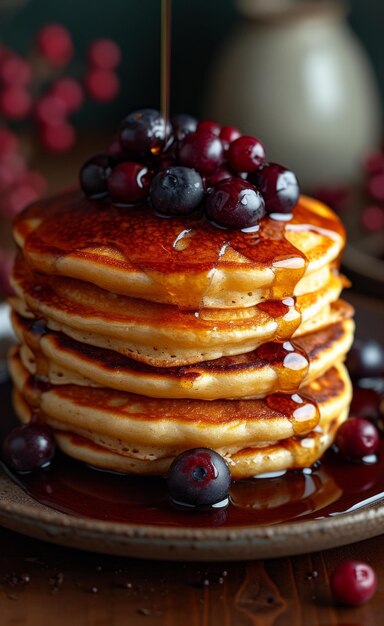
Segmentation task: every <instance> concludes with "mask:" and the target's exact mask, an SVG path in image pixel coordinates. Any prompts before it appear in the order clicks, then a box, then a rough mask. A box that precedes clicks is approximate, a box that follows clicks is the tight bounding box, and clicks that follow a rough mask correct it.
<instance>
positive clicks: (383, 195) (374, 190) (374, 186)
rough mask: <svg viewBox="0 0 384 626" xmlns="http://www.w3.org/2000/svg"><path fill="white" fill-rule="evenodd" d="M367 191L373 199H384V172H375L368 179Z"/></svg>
mask: <svg viewBox="0 0 384 626" xmlns="http://www.w3.org/2000/svg"><path fill="white" fill-rule="evenodd" d="M368 193H369V194H370V195H371V196H372V198H373V199H374V200H379V201H381V200H384V172H382V173H380V174H375V176H372V178H371V179H370V180H369V181H368Z"/></svg>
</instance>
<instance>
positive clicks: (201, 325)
mask: <svg viewBox="0 0 384 626" xmlns="http://www.w3.org/2000/svg"><path fill="white" fill-rule="evenodd" d="M12 285H13V287H14V289H15V292H16V294H17V296H18V298H19V301H17V300H15V299H14V300H13V301H12V305H13V307H14V308H15V309H16V310H17V311H18V312H19V313H20V314H21V315H24V316H25V312H26V310H25V309H26V307H25V304H26V305H27V309H29V310H30V311H31V312H32V313H33V314H34V315H35V316H36V317H42V318H43V319H45V320H46V321H47V325H48V327H49V328H50V329H51V330H56V331H60V332H63V333H64V334H66V335H68V336H69V337H72V338H73V339H75V340H77V341H79V342H82V343H86V344H90V345H92V346H96V347H100V348H107V349H111V350H114V351H116V352H118V353H120V354H123V355H126V356H130V357H131V358H133V359H135V360H137V361H141V362H143V363H147V364H150V365H154V366H165V367H168V366H173V365H176V366H177V365H188V364H191V363H199V362H202V361H207V360H211V359H217V358H220V357H222V356H230V355H235V354H241V353H244V352H249V351H251V350H254V349H255V348H257V347H258V346H259V345H260V344H262V343H264V342H266V341H269V340H271V339H276V338H277V339H288V338H290V337H291V336H292V335H294V336H300V335H301V334H304V333H306V332H310V331H313V330H316V329H318V328H321V327H324V326H326V325H327V324H329V322H330V305H331V303H332V302H335V301H336V300H337V298H338V297H339V294H340V292H341V289H342V287H343V280H342V278H341V277H340V276H339V275H338V274H337V273H334V272H333V273H331V275H330V278H329V281H328V283H327V284H326V285H325V286H324V287H322V288H321V289H318V290H317V291H316V292H313V293H308V294H305V295H302V296H298V297H297V298H296V299H293V298H290V297H287V298H285V299H284V300H283V301H275V300H272V301H266V302H260V303H259V304H258V305H256V306H250V307H247V308H241V309H231V310H225V309H224V310H223V309H202V310H199V311H189V310H180V309H178V308H177V307H175V306H171V305H163V304H158V303H152V302H147V301H145V300H137V299H134V298H128V297H126V296H118V295H116V294H112V293H110V292H107V291H105V290H103V289H100V288H98V287H94V286H93V285H90V284H85V283H81V282H79V281H76V280H73V279H68V278H62V277H58V276H54V277H46V276H42V275H37V274H34V273H32V272H31V271H30V269H29V268H28V266H27V265H26V263H25V261H23V260H22V259H21V258H19V259H18V260H17V261H16V264H15V267H14V271H13V278H12Z"/></svg>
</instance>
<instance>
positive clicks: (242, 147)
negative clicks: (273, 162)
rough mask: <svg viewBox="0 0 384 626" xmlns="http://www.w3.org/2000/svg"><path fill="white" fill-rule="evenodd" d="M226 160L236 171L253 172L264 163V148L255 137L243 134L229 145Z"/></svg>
mask: <svg viewBox="0 0 384 626" xmlns="http://www.w3.org/2000/svg"><path fill="white" fill-rule="evenodd" d="M228 161H229V164H230V166H231V167H232V168H233V169H234V170H235V171H236V172H254V171H255V170H257V169H259V168H260V167H261V166H262V165H264V163H265V148H264V146H263V144H262V143H261V141H260V140H259V139H257V138H256V137H251V136H249V135H243V136H242V137H239V138H238V139H235V141H232V143H231V145H230V146H229V149H228Z"/></svg>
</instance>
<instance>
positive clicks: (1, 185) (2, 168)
mask: <svg viewBox="0 0 384 626" xmlns="http://www.w3.org/2000/svg"><path fill="white" fill-rule="evenodd" d="M18 179H19V174H18V173H17V172H15V171H14V170H13V169H12V167H11V166H10V164H9V163H8V161H7V160H2V161H0V193H5V192H7V191H8V189H10V188H11V187H12V186H13V185H14V184H15V183H16V182H17V181H18ZM0 206H1V205H0Z"/></svg>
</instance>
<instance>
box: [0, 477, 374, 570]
mask: <svg viewBox="0 0 384 626" xmlns="http://www.w3.org/2000/svg"><path fill="white" fill-rule="evenodd" d="M0 488H2V491H4V489H5V491H9V490H11V493H12V494H13V496H14V499H13V500H12V499H10V498H9V496H8V498H7V493H6V494H5V498H4V496H3V498H2V499H0V524H1V525H3V526H5V527H7V528H9V529H10V530H16V531H17V532H21V533H24V534H27V535H30V536H34V537H36V538H38V539H43V540H46V541H50V542H51V543H55V544H59V545H67V546H70V547H75V548H80V549H85V550H91V551H95V552H101V553H107V554H117V553H118V554H120V555H122V556H133V557H138V558H156V559H158V558H160V559H168V560H228V561H230V560H250V559H257V558H270V557H275V556H290V555H291V556H292V555H297V554H303V553H308V552H315V551H318V550H322V549H328V548H332V547H337V546H342V545H346V544H348V543H352V542H355V541H360V540H363V539H368V538H370V537H374V536H377V535H379V534H381V533H382V523H381V522H382V521H383V520H384V497H383V499H381V500H379V501H377V502H375V503H372V504H371V505H367V506H365V507H364V508H362V509H359V510H356V511H352V512H349V513H340V514H338V515H335V516H333V517H324V518H320V519H310V520H301V521H300V520H294V521H291V522H283V523H280V524H274V525H261V524H260V525H257V526H250V525H247V526H243V527H242V526H225V527H214V528H193V527H190V526H189V527H185V526H184V527H177V526H167V525H158V526H157V525H153V524H146V525H140V524H134V523H123V522H114V521H110V520H97V519H93V518H86V517H83V516H74V515H70V514H67V513H64V512H61V511H58V510H55V509H53V508H52V509H51V508H49V507H48V506H47V505H44V504H41V503H40V502H38V501H37V500H35V499H34V498H33V497H32V496H30V495H29V494H28V493H27V492H26V491H25V490H24V489H23V488H22V487H21V486H19V485H17V484H16V483H15V482H14V481H13V480H12V479H11V478H10V477H9V476H7V475H6V473H5V472H4V470H3V469H1V472H0ZM20 496H21V498H22V500H24V502H17V501H15V499H17V498H18V497H20ZM341 530H342V531H343V532H340V531H341ZM328 531H331V532H328ZM98 540H103V541H104V542H105V544H103V545H102V546H101V545H100V546H99V545H98V543H97V541H98ZM95 542H96V543H95ZM223 545H224V548H223ZM150 549H153V550H154V552H153V553H151V554H148V551H149V550H150ZM223 549H224V553H223V554H222V553H221V551H222V550H223ZM238 550H239V551H240V552H238Z"/></svg>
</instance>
